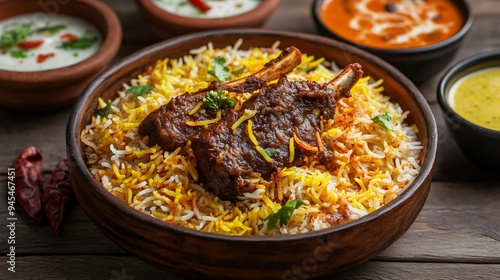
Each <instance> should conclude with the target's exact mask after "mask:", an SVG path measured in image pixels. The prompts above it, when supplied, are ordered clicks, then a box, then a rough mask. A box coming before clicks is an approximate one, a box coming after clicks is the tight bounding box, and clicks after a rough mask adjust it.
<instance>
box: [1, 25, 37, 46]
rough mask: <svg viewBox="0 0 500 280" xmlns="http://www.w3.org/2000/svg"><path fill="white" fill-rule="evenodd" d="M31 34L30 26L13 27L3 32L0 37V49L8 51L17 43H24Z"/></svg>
mask: <svg viewBox="0 0 500 280" xmlns="http://www.w3.org/2000/svg"><path fill="white" fill-rule="evenodd" d="M31 33H32V31H31V24H28V23H25V24H17V25H13V26H12V28H11V29H10V30H7V31H5V32H4V33H2V35H0V48H2V49H10V48H12V47H14V46H16V45H17V44H19V43H22V42H24V41H26V39H27V38H28V36H30V35H31Z"/></svg>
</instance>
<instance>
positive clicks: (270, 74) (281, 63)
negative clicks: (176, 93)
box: [197, 46, 302, 94]
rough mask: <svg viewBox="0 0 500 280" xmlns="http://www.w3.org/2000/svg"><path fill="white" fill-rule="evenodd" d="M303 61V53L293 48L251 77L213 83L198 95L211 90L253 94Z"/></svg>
mask: <svg viewBox="0 0 500 280" xmlns="http://www.w3.org/2000/svg"><path fill="white" fill-rule="evenodd" d="M301 61H302V53H301V52H300V51H299V50H298V49H297V48H295V47H293V46H291V47H288V48H286V49H285V50H283V51H282V52H281V53H280V54H279V56H278V57H276V58H275V59H272V60H270V61H269V62H267V63H266V64H265V65H264V67H263V68H262V69H261V70H259V71H258V72H255V73H254V74H252V75H250V76H246V77H243V78H241V79H237V80H234V81H230V82H228V83H225V84H219V83H217V82H212V84H210V85H209V86H208V88H206V89H203V90H201V91H200V92H198V93H197V94H205V93H206V92H207V91H209V90H227V91H231V92H240V93H241V92H253V91H255V90H258V89H260V88H262V87H264V86H265V85H266V84H267V83H268V82H270V81H273V80H276V79H278V78H279V77H280V76H281V75H284V74H287V73H289V72H291V71H293V69H295V67H297V66H298V65H299V64H300V62H301Z"/></svg>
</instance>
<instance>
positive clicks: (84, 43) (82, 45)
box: [61, 37, 98, 50]
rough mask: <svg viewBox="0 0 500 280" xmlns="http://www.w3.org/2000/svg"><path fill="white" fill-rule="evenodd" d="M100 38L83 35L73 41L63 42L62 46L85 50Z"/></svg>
mask: <svg viewBox="0 0 500 280" xmlns="http://www.w3.org/2000/svg"><path fill="white" fill-rule="evenodd" d="M97 40H98V38H97V37H82V38H78V39H76V40H75V41H73V42H64V43H62V45H61V47H62V48H63V49H72V50H85V49H88V48H90V47H92V45H93V44H94V43H95V42H97Z"/></svg>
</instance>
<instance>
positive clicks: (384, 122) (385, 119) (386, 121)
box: [372, 111, 394, 130]
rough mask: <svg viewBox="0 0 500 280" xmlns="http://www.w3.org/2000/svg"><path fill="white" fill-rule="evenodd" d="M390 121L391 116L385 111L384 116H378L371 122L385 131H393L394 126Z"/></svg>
mask: <svg viewBox="0 0 500 280" xmlns="http://www.w3.org/2000/svg"><path fill="white" fill-rule="evenodd" d="M391 119H392V114H391V113H389V112H387V111H386V112H385V114H383V115H378V116H376V117H375V118H373V119H372V120H373V122H374V123H379V124H380V126H382V128H383V129H385V130H393V129H394V126H393V125H392V123H391Z"/></svg>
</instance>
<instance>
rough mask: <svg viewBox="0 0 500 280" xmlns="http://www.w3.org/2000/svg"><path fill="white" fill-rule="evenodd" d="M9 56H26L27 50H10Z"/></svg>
mask: <svg viewBox="0 0 500 280" xmlns="http://www.w3.org/2000/svg"><path fill="white" fill-rule="evenodd" d="M10 56H12V57H13V58H27V57H28V52H27V51H26V50H12V51H10Z"/></svg>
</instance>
